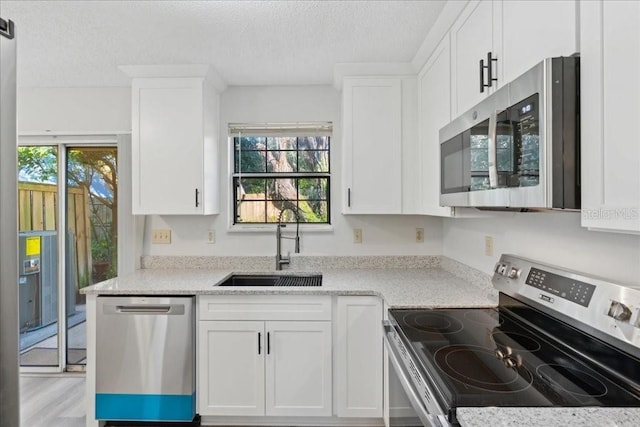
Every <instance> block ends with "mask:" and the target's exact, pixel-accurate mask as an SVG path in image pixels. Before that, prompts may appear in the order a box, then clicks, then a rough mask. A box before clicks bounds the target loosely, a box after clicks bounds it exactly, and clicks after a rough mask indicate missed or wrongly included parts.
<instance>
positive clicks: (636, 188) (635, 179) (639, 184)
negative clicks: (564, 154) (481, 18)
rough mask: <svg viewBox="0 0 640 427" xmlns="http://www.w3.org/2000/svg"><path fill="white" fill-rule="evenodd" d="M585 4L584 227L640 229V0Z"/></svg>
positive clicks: (582, 69)
mask: <svg viewBox="0 0 640 427" xmlns="http://www.w3.org/2000/svg"><path fill="white" fill-rule="evenodd" d="M580 7H581V9H580V19H581V24H580V28H581V34H580V44H581V59H580V61H581V65H580V74H581V77H580V82H581V84H580V90H581V114H582V118H581V127H582V129H581V156H582V159H581V168H582V226H583V227H589V228H594V229H601V230H610V231H620V232H632V233H640V172H638V171H640V143H639V142H638V132H637V129H636V128H637V123H638V118H640V79H639V78H638V76H640V2H637V1H609V0H607V1H585V2H581V3H580Z"/></svg>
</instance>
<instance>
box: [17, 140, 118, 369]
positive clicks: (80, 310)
mask: <svg viewBox="0 0 640 427" xmlns="http://www.w3.org/2000/svg"><path fill="white" fill-rule="evenodd" d="M49 141H50V140H49ZM101 142H102V143H101V144H97V143H91V142H90V141H88V142H86V143H84V144H82V143H81V142H79V141H77V138H75V139H72V140H71V141H65V142H62V141H61V142H57V143H55V144H51V143H49V144H42V145H40V144H38V145H35V144H34V145H21V146H20V147H19V148H18V163H19V171H20V172H19V183H18V189H19V205H18V211H19V218H20V229H19V253H20V257H19V263H20V265H19V268H20V276H19V281H18V287H19V294H20V307H19V312H20V364H21V366H22V367H24V368H27V370H60V369H62V368H64V369H71V370H74V369H82V368H83V365H84V364H85V363H86V362H85V360H86V328H85V325H86V323H85V320H86V315H85V298H84V295H82V294H81V293H80V290H81V289H82V288H83V287H86V286H89V285H92V284H95V283H97V282H100V281H102V280H106V279H109V278H111V277H114V276H115V275H116V274H117V259H118V256H117V247H118V244H117V239H118V236H117V229H118V228H117V224H118V215H117V211H118V209H117V208H118V198H117V194H118V173H117V159H118V156H117V147H116V146H115V143H114V144H105V143H104V141H101ZM60 177H62V179H60ZM60 254H64V255H63V256H60Z"/></svg>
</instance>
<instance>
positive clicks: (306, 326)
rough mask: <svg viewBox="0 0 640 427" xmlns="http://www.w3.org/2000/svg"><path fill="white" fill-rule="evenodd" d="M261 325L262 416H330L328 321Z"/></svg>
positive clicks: (329, 332)
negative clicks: (263, 338) (264, 340)
mask: <svg viewBox="0 0 640 427" xmlns="http://www.w3.org/2000/svg"><path fill="white" fill-rule="evenodd" d="M265 326H266V333H267V355H266V366H267V369H266V402H267V404H266V411H265V414H266V415H275V416H284V415H286V416H331V396H332V393H331V322H266V323H265Z"/></svg>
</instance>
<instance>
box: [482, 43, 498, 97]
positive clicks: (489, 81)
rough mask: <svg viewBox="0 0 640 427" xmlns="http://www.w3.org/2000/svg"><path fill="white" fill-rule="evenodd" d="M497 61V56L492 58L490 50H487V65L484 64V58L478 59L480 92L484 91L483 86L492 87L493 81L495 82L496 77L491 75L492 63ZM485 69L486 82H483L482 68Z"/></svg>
mask: <svg viewBox="0 0 640 427" xmlns="http://www.w3.org/2000/svg"><path fill="white" fill-rule="evenodd" d="M494 62H496V63H497V62H498V58H493V57H492V55H491V52H487V65H484V59H481V60H480V93H482V92H484V88H485V87H493V82H497V81H498V78H497V77H493V63H494ZM485 68H486V69H487V83H485V82H484V70H485Z"/></svg>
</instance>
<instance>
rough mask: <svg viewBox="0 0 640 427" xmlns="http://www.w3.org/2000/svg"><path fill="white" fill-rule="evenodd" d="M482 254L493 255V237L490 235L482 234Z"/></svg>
mask: <svg viewBox="0 0 640 427" xmlns="http://www.w3.org/2000/svg"><path fill="white" fill-rule="evenodd" d="M484 254H485V255H486V256H493V237H491V236H484Z"/></svg>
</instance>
